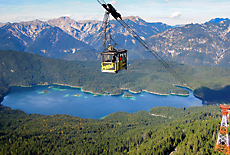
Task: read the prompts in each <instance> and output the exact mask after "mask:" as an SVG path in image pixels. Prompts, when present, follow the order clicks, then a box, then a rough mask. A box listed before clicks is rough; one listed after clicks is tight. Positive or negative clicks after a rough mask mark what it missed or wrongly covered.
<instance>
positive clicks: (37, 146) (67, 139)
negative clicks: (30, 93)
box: [0, 106, 221, 155]
mask: <svg viewBox="0 0 230 155" xmlns="http://www.w3.org/2000/svg"><path fill="white" fill-rule="evenodd" d="M152 114H157V116H154V115H152ZM220 114H221V113H220V109H219V107H217V106H203V107H190V108H188V109H185V108H180V109H177V108H172V107H156V108H153V109H151V110H150V111H149V112H147V111H140V112H138V113H133V114H130V113H125V112H117V113H114V114H110V115H108V116H107V117H106V118H104V119H102V120H96V119H83V118H78V117H73V116H69V115H52V116H45V115H38V114H30V115H29V114H25V113H24V112H22V111H19V110H12V109H10V108H8V107H4V106H0V154H164V155H167V154H170V153H171V152H173V151H174V150H175V149H176V150H177V151H176V154H178V155H180V154H187V155H190V154H218V153H217V152H215V150H214V146H215V143H216V138H217V133H218V131H219V126H220V124H219V123H220V119H221V116H220Z"/></svg>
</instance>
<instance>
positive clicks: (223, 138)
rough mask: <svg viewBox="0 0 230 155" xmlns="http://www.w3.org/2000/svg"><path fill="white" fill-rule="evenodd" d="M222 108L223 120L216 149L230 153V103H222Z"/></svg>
mask: <svg viewBox="0 0 230 155" xmlns="http://www.w3.org/2000/svg"><path fill="white" fill-rule="evenodd" d="M220 108H221V109H222V120H221V124H220V130H219V134H218V138H217V143H216V146H215V149H216V150H217V151H218V152H222V153H226V154H230V149H229V136H228V118H227V117H228V116H227V115H228V109H230V106H229V105H220Z"/></svg>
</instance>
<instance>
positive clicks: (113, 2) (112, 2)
mask: <svg viewBox="0 0 230 155" xmlns="http://www.w3.org/2000/svg"><path fill="white" fill-rule="evenodd" d="M109 3H110V4H112V5H114V4H117V1H111V2H109Z"/></svg>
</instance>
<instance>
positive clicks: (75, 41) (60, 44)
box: [0, 16, 230, 67]
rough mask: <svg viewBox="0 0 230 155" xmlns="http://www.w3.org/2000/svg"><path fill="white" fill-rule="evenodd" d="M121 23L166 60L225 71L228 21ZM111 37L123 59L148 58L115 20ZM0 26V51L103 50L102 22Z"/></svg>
mask: <svg viewBox="0 0 230 155" xmlns="http://www.w3.org/2000/svg"><path fill="white" fill-rule="evenodd" d="M123 20H124V21H125V22H126V23H127V24H128V25H129V26H130V27H131V28H132V29H133V30H135V31H136V32H137V34H138V35H139V36H141V38H142V39H143V40H145V41H146V42H147V43H148V44H149V45H150V46H151V47H152V49H154V50H155V51H156V52H158V53H159V55H161V56H162V57H163V58H164V59H166V60H173V61H177V62H180V63H185V64H189V65H208V66H224V67H230V49H229V48H230V33H229V32H230V20H229V19H223V18H218V19H213V20H211V21H209V22H206V23H204V24H188V25H185V26H179V27H171V26H169V25H166V24H163V23H148V22H146V21H144V20H142V19H141V18H139V17H133V16H132V17H127V18H123ZM110 23H111V29H110V31H111V35H112V38H113V39H114V40H115V41H116V43H117V44H118V45H120V47H123V48H125V49H127V50H128V56H129V59H145V58H150V57H151V56H150V55H149V53H148V52H146V50H145V49H144V48H143V47H142V46H141V44H140V43H138V42H137V41H136V40H135V39H134V38H133V37H132V36H131V35H130V34H129V33H128V32H127V31H126V30H125V29H124V28H123V27H122V26H121V25H120V24H119V23H118V22H117V21H115V20H111V21H110ZM1 25H2V26H0V50H17V51H26V52H31V53H36V54H40V55H43V56H47V57H53V58H61V59H68V60H98V59H100V53H101V52H102V49H103V46H102V45H103V43H102V33H101V31H102V21H74V20H73V19H71V18H69V17H60V18H57V19H52V20H48V21H44V22H43V21H39V20H34V21H30V22H20V23H6V24H1Z"/></svg>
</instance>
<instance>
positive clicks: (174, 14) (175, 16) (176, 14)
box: [170, 11, 182, 18]
mask: <svg viewBox="0 0 230 155" xmlns="http://www.w3.org/2000/svg"><path fill="white" fill-rule="evenodd" d="M181 15H182V13H181V12H178V11H177V12H173V13H172V15H171V16H170V18H178V17H180V16H181Z"/></svg>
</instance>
